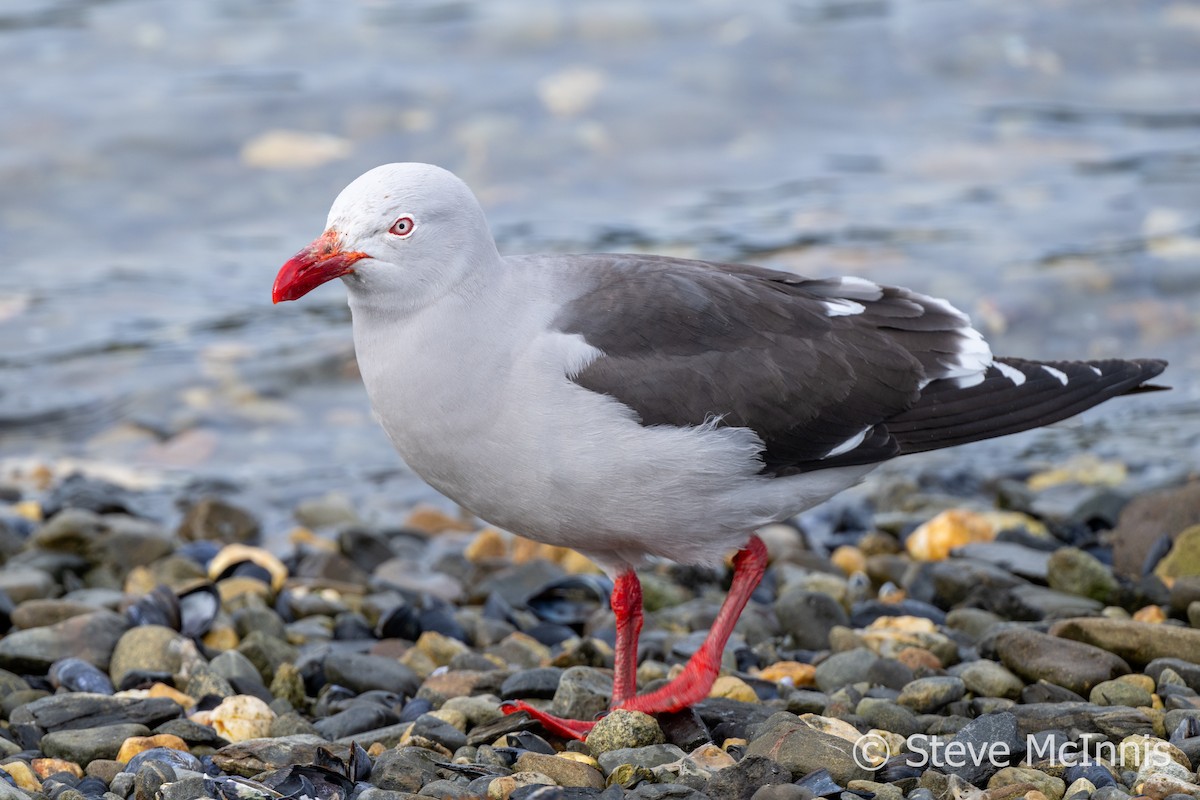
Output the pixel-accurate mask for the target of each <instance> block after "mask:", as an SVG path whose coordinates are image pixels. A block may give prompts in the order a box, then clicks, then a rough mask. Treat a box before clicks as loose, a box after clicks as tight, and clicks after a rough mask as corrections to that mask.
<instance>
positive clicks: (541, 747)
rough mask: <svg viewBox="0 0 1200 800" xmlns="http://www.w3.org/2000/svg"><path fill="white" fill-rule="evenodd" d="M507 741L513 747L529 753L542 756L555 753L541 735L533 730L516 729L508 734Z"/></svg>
mask: <svg viewBox="0 0 1200 800" xmlns="http://www.w3.org/2000/svg"><path fill="white" fill-rule="evenodd" d="M508 743H509V744H510V745H512V746H514V747H519V748H521V749H522V750H528V751H529V752H531V753H540V754H541V755H544V756H552V755H555V754H556V752H557V751H556V750H555V749H554V748H553V747H551V746H550V743H549V742H547V741H546V740H545V739H543V738H542V737H540V736H538V735H537V734H536V733H534V732H533V731H517V732H516V733H510V734H509V735H508Z"/></svg>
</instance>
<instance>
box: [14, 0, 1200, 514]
mask: <svg viewBox="0 0 1200 800" xmlns="http://www.w3.org/2000/svg"><path fill="white" fill-rule="evenodd" d="M1197 86H1200V10H1198V9H1197V6H1196V5H1195V4H1193V3H1188V2H1149V1H1148V0H1144V1H1141V2H1110V3H1100V4H1097V3H1092V2H1088V1H1087V0H1068V1H1065V2H1055V3H1033V4H1030V3H1022V4H1013V3H1009V2H1007V1H1006V0H977V1H975V2H968V1H966V0H963V1H960V2H947V1H946V0H895V2H887V0H840V1H839V0H796V1H795V2H790V3H777V4H767V3H763V4H747V3H740V2H722V1H718V0H704V1H701V2H690V3H674V4H671V3H659V4H649V3H647V4H643V3H635V2H605V3H576V2H567V0H561V1H560V2H550V1H549V0H547V1H544V2H539V1H538V0H489V2H486V3H485V2H482V0H440V1H439V0H424V1H422V2H412V1H411V0H409V1H407V2H400V1H399V0H397V1H396V2H384V1H383V0H375V1H374V2H369V1H367V0H363V1H362V2H356V3H341V4H332V3H326V2H320V0H271V1H270V2H258V3H253V4H247V3H244V2H241V0H224V1H223V2H210V3H167V2H151V1H150V0H107V2H85V1H84V0H45V1H43V2H39V1H38V0H13V1H12V2H8V3H5V4H4V5H3V7H2V8H0V99H2V100H3V108H2V110H0V242H3V244H4V253H5V258H4V266H3V268H0V342H2V344H0V437H2V438H0V459H3V460H4V462H5V463H7V464H9V465H10V466H11V465H13V464H17V463H20V464H25V463H28V462H29V460H30V459H32V460H54V459H58V458H65V457H71V458H78V459H84V460H87V461H93V462H105V463H120V464H123V465H128V466H131V467H134V468H141V469H145V470H147V471H148V472H150V473H153V474H155V475H164V474H165V475H167V476H168V477H169V478H170V479H172V480H189V479H192V478H194V477H195V476H200V477H202V478H205V479H208V480H213V479H216V480H220V481H223V482H225V483H227V484H228V485H229V486H230V487H231V488H235V489H240V490H241V491H242V493H243V494H244V495H246V496H247V497H248V498H250V500H249V501H248V502H252V503H253V504H255V505H257V506H260V507H262V506H267V507H274V508H278V509H282V508H286V507H289V506H290V503H291V502H292V501H294V500H295V499H296V498H299V497H305V496H312V495H317V494H321V493H323V492H325V491H329V490H336V491H339V492H342V493H346V494H349V495H352V496H354V497H355V498H357V499H360V500H362V501H363V502H365V503H366V505H367V507H368V508H370V509H374V511H375V512H376V513H380V514H382V513H386V512H388V511H389V510H392V509H396V508H398V507H400V506H403V505H406V504H407V503H409V502H411V501H412V500H413V499H416V498H420V497H428V496H429V490H427V489H424V488H423V487H422V485H421V484H420V483H419V482H417V481H415V480H414V479H412V478H411V477H410V476H407V474H406V473H405V471H404V470H403V468H402V467H401V466H400V464H399V462H398V460H397V459H396V457H395V456H394V455H393V453H392V451H391V449H390V447H389V445H388V444H387V443H386V441H385V440H384V439H383V437H382V435H381V434H380V433H379V432H378V431H377V429H376V427H375V424H374V423H373V422H372V420H371V419H370V415H369V411H368V408H367V405H366V400H365V397H364V395H363V392H362V389H361V386H360V385H359V383H358V380H357V376H356V374H355V370H354V364H353V354H352V348H351V344H350V333H349V327H348V324H347V323H348V313H347V311H346V310H345V305H344V290H342V289H341V287H339V286H336V285H332V286H328V287H323V288H322V289H321V290H320V291H318V292H315V293H314V294H313V295H310V296H309V297H307V298H305V299H304V301H303V302H300V303H295V304H286V305H283V306H280V307H272V306H271V304H270V298H269V293H270V286H271V281H272V279H273V277H274V273H275V271H276V269H277V267H278V266H279V264H281V263H282V262H283V260H285V259H286V258H287V257H288V256H289V255H290V254H291V253H293V252H294V251H295V250H297V249H298V248H299V247H300V246H302V245H303V244H305V243H306V242H308V241H309V240H310V239H311V238H312V237H313V236H314V235H316V234H317V233H319V232H320V230H321V228H322V226H323V222H324V215H325V211H326V210H327V208H328V205H329V203H330V202H331V200H332V199H333V197H334V195H335V194H336V193H337V191H339V190H340V189H341V187H342V186H343V185H345V184H346V183H347V182H348V181H349V180H351V179H352V178H353V177H354V176H356V175H358V174H359V173H360V172H362V171H364V170H366V169H368V168H370V167H372V166H374V165H376V164H379V163H383V162H386V161H395V160H420V161H430V162H435V163H439V164H442V165H444V166H446V167H448V168H450V169H452V170H454V171H456V172H458V173H459V174H460V175H461V176H462V177H464V178H465V179H466V180H467V181H468V182H469V183H470V184H471V185H472V186H473V187H474V188H475V190H476V191H477V193H478V194H479V196H480V198H481V200H482V201H483V203H484V205H485V207H486V208H487V210H488V212H489V215H490V218H491V220H492V223H493V227H494V230H495V233H496V235H497V238H498V239H499V241H500V243H501V247H502V250H504V251H506V252H527V251H535V250H546V249H553V250H563V251H590V250H651V251H657V252H669V253H673V254H683V255H695V256H700V257H708V258H721V259H746V260H751V261H754V262H756V263H762V264H769V265H775V266H781V267H785V268H790V269H795V270H797V271H800V272H804V273H808V274H813V275H818V274H838V273H854V274H859V275H863V276H865V277H869V278H872V279H875V280H880V281H885V282H890V283H899V284H905V285H909V286H912V287H913V288H917V289H920V290H922V291H926V292H930V293H933V294H937V295H941V296H944V297H947V298H949V299H950V300H952V301H953V302H954V303H955V304H956V305H958V306H960V307H962V308H963V309H964V310H967V311H970V312H971V313H972V315H973V317H974V318H975V320H976V322H977V324H978V325H979V326H980V327H981V328H982V329H983V330H984V331H985V332H986V333H987V335H988V337H989V339H990V340H992V341H993V342H994V344H995V349H996V350H997V352H1000V353H1008V354H1020V355H1027V356H1040V357H1046V358H1066V357H1073V356H1074V357H1080V356H1087V357H1105V356H1132V355H1155V356H1165V357H1168V358H1170V359H1171V360H1172V367H1171V370H1170V372H1169V373H1168V376H1167V381H1168V382H1169V383H1171V384H1173V385H1174V386H1175V387H1176V389H1175V391H1174V392H1173V393H1171V394H1169V395H1163V394H1159V395H1153V396H1147V397H1143V398H1135V399H1130V400H1125V401H1121V402H1120V403H1113V404H1110V405H1108V406H1106V407H1105V408H1104V409H1102V410H1097V411H1094V412H1090V413H1089V414H1088V415H1086V416H1085V417H1084V420H1083V422H1082V423H1073V424H1071V425H1068V426H1065V427H1060V428H1059V429H1058V430H1056V431H1052V432H1050V433H1042V434H1030V435H1025V436H1024V437H1022V438H1021V439H1020V440H1019V441H1018V442H1016V443H1015V444H1014V443H1009V444H1004V445H999V446H996V445H985V446H982V448H977V449H975V450H970V451H959V452H961V453H963V454H964V455H963V456H962V458H964V459H972V458H974V459H979V458H980V457H981V456H982V457H984V458H986V459H991V458H993V457H995V458H1001V457H1014V458H1015V457H1018V456H1020V455H1022V454H1024V453H1033V454H1042V455H1044V456H1046V457H1048V458H1051V459H1053V458H1058V457H1066V456H1067V455H1069V454H1070V453H1072V452H1076V451H1078V450H1080V449H1082V448H1084V447H1097V448H1100V449H1101V450H1103V451H1105V452H1106V453H1108V454H1110V455H1113V456H1114V457H1119V458H1125V459H1129V460H1134V461H1145V462H1159V463H1172V464H1175V465H1180V464H1182V465H1191V467H1192V468H1194V467H1195V465H1196V464H1197V463H1198V461H1200V460H1198V459H1197V454H1198V453H1200V425H1198V424H1197V412H1196V408H1197V402H1196V401H1197V399H1198V397H1200V380H1197V375H1200V369H1198V367H1200V354H1198V353H1197V349H1196V348H1195V347H1194V346H1193V343H1194V342H1195V341H1196V333H1197V325H1198V320H1200V315H1198V314H1197V311H1196V309H1197V308H1200V302H1198V301H1200V94H1198V93H1197V91H1196V87H1197ZM480 390H481V391H486V387H480ZM1001 454H1005V455H1003V456H1002V455H1001ZM205 485H208V486H211V485H212V484H211V483H209V484H205Z"/></svg>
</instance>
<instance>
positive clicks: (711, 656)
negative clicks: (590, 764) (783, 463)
mask: <svg viewBox="0 0 1200 800" xmlns="http://www.w3.org/2000/svg"><path fill="white" fill-rule="evenodd" d="M766 569H767V548H766V546H765V545H764V544H763V543H762V540H761V539H759V538H758V537H757V536H751V537H750V541H748V542H747V543H746V546H745V548H743V549H742V550H740V551H738V554H737V555H736V556H734V559H733V583H732V585H731V586H730V587H729V594H728V595H726V597H725V602H724V603H723V604H722V605H721V611H720V612H719V613H718V614H717V618H716V619H715V620H714V621H713V625H712V629H711V630H710V631H709V633H708V637H707V638H706V639H705V640H704V644H702V645H701V646H700V649H699V650H697V651H696V652H695V654H694V655H693V656H692V657H691V658H690V659H689V660H688V663H687V666H685V667H684V668H683V672H682V673H681V674H680V675H679V677H677V678H676V679H675V680H673V681H671V682H670V683H668V684H667V685H666V686H664V687H662V688H661V689H659V690H657V691H654V692H651V693H649V694H644V695H635V694H632V691H633V689H634V687H635V685H636V678H637V637H638V633H639V632H640V631H641V628H642V602H641V584H640V583H638V580H637V576H636V575H634V574H633V572H632V571H631V572H624V573H622V574H621V575H619V576H617V581H616V583H615V584H614V586H613V595H612V599H613V611H614V612H615V613H616V615H617V648H616V656H615V675H614V678H613V708H624V709H629V710H631V711H643V712H645V713H647V714H661V713H663V712H666V711H678V710H680V709H682V708H687V707H688V706H690V705H692V704H693V703H696V702H699V701H700V700H703V699H704V698H705V697H707V696H708V692H709V690H710V689H712V685H713V681H715V680H716V679H717V674H718V673H719V672H720V671H721V654H722V653H723V652H724V651H725V645H726V643H727V642H728V641H729V637H730V635H731V634H732V633H733V626H734V625H735V624H737V620H738V617H739V616H741V614H742V610H743V609H744V608H745V607H746V603H748V602H749V601H750V595H751V594H752V593H753V592H754V589H755V587H757V586H758V584H759V581H761V580H762V576H763V573H764V572H766ZM622 697H623V699H620V700H619V699H618V698H622ZM500 708H501V710H502V711H503V712H504V713H505V714H512V713H514V712H517V711H524V712H526V713H528V714H529V715H530V716H531V717H533V718H534V719H536V720H537V721H538V722H540V723H541V724H542V726H543V727H545V728H546V730H548V731H550V732H551V733H554V734H557V735H559V736H565V737H570V738H575V739H585V738H587V734H588V732H589V731H591V729H592V728H593V727H595V725H596V723H595V722H594V721H590V720H574V719H563V718H561V717H556V716H554V715H552V714H547V713H546V712H544V711H539V710H538V709H536V708H533V707H532V706H530V705H528V704H527V703H523V702H521V701H510V702H507V703H505V704H503V705H502V706H501V707H500Z"/></svg>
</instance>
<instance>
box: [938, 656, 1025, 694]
mask: <svg viewBox="0 0 1200 800" xmlns="http://www.w3.org/2000/svg"><path fill="white" fill-rule="evenodd" d="M952 674H955V675H957V676H958V677H960V678H962V681H963V685H964V686H965V687H966V689H967V691H969V692H970V693H971V694H973V695H975V696H977V697H1006V698H1008V699H1009V700H1016V699H1017V698H1019V697H1020V696H1021V690H1022V689H1023V688H1025V682H1024V681H1022V680H1021V679H1020V678H1018V677H1017V676H1016V675H1014V674H1013V673H1012V671H1011V670H1009V669H1008V668H1007V667H1005V666H1004V665H1003V664H997V663H996V662H995V661H988V660H987V659H980V660H978V661H970V662H967V663H966V664H960V665H957V666H956V667H955V669H953V670H952Z"/></svg>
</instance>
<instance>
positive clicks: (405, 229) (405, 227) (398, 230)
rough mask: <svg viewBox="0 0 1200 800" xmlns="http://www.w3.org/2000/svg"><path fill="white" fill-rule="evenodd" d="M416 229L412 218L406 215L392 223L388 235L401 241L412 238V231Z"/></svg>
mask: <svg viewBox="0 0 1200 800" xmlns="http://www.w3.org/2000/svg"><path fill="white" fill-rule="evenodd" d="M416 227H417V223H416V222H415V221H414V220H413V218H412V217H410V216H408V215H407V214H406V215H405V216H403V217H400V218H399V219H397V220H396V221H395V222H393V223H392V227H390V228H388V233H390V234H392V235H393V236H399V237H400V238H401V239H403V238H405V237H408V236H412V232H413V229H414V228H416Z"/></svg>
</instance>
